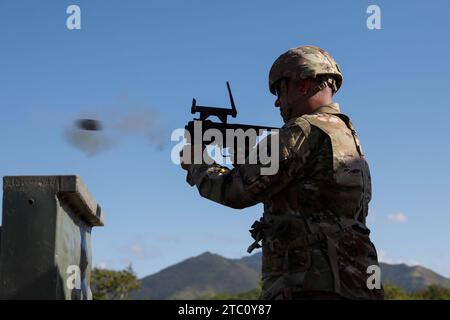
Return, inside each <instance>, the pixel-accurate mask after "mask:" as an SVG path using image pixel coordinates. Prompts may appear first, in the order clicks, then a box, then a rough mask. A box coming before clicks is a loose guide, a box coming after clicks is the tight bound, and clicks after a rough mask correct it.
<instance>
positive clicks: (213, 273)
mask: <svg viewBox="0 0 450 320" xmlns="http://www.w3.org/2000/svg"><path fill="white" fill-rule="evenodd" d="M380 268H381V278H382V282H383V284H386V283H391V284H394V285H396V286H398V287H400V288H402V289H404V290H405V291H407V292H413V291H417V290H420V289H424V288H426V287H427V286H430V285H440V286H442V287H446V288H450V279H448V278H445V277H443V276H441V275H439V274H438V273H436V272H434V271H432V270H430V269H427V268H425V267H422V266H408V265H406V264H387V263H383V262H381V263H380ZM260 269H261V252H258V253H255V254H253V255H251V256H245V257H242V258H238V259H229V258H225V257H223V256H221V255H218V254H215V253H211V252H204V253H202V254H200V255H198V256H194V257H190V258H187V259H185V260H183V261H180V262H179V263H176V264H173V265H171V266H169V267H167V268H165V269H162V270H160V271H159V272H156V273H154V274H151V275H148V276H146V277H143V278H142V279H140V281H141V289H140V290H139V291H136V292H133V293H132V294H131V295H130V297H131V298H133V299H161V300H165V299H170V300H172V299H175V300H176V299H202V298H206V297H208V296H214V295H217V294H224V293H226V294H236V293H241V292H246V291H249V290H252V289H254V288H256V287H257V286H258V283H259V281H260Z"/></svg>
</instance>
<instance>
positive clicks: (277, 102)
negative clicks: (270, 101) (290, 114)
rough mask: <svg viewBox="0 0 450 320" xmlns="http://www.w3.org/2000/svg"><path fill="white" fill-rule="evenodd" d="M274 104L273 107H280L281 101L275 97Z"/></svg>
mask: <svg viewBox="0 0 450 320" xmlns="http://www.w3.org/2000/svg"><path fill="white" fill-rule="evenodd" d="M274 105H275V108H279V107H281V102H280V99H277V100H275V103H274Z"/></svg>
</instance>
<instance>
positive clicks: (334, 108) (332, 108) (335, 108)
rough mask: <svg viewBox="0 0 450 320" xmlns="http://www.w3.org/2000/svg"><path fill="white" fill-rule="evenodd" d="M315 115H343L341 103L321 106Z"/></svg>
mask: <svg viewBox="0 0 450 320" xmlns="http://www.w3.org/2000/svg"><path fill="white" fill-rule="evenodd" d="M313 113H334V114H335V113H341V110H340V109H339V103H335V102H334V103H330V104H326V105H324V106H321V107H319V108H317V109H316V111H314V112H313Z"/></svg>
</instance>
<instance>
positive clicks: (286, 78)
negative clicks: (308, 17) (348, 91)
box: [182, 46, 384, 299]
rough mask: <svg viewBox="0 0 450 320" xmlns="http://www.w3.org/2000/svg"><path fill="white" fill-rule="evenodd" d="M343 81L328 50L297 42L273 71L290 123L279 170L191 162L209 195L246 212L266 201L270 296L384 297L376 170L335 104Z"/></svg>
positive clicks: (256, 233)
mask: <svg viewBox="0 0 450 320" xmlns="http://www.w3.org/2000/svg"><path fill="white" fill-rule="evenodd" d="M341 84H342V74H341V71H340V69H339V67H338V65H337V64H336V62H335V61H334V59H333V58H332V57H331V56H330V55H329V54H328V53H327V52H325V51H324V50H322V49H321V48H318V47H315V46H300V47H297V48H293V49H290V50H288V51H287V52H285V53H284V54H282V55H281V56H280V57H279V58H278V59H277V60H276V61H275V62H274V64H273V66H272V68H271V70H270V74H269V90H270V92H271V93H272V94H274V95H276V96H277V99H276V101H275V107H277V108H280V114H281V116H282V118H283V120H284V126H283V127H282V128H281V129H280V132H279V135H278V137H279V170H278V172H277V173H276V174H273V175H262V174H261V170H260V169H261V165H260V164H243V165H240V166H236V167H235V168H233V169H228V168H226V167H222V166H219V165H218V164H215V163H214V164H212V165H208V164H188V163H186V162H182V167H183V168H184V169H185V170H187V171H188V176H187V181H188V183H190V184H191V185H196V186H197V188H198V190H199V192H200V194H201V196H203V197H205V198H208V199H210V200H213V201H215V202H218V203H220V204H223V205H225V206H229V207H232V208H238V209H242V208H246V207H250V206H253V205H255V204H257V203H260V202H262V203H263V204H264V213H263V216H262V218H261V219H260V220H259V221H256V222H255V223H254V224H253V226H252V230H250V232H251V234H252V236H253V237H254V238H255V242H254V243H253V244H252V245H251V246H250V247H249V250H248V251H249V252H251V251H252V250H253V249H254V248H259V247H262V256H263V258H262V259H263V261H262V280H263V288H262V294H261V298H262V299H383V295H384V293H383V289H382V287H380V289H369V288H368V286H367V280H368V277H369V276H370V274H368V273H367V268H368V267H369V266H371V265H378V258H377V253H376V250H375V247H374V245H373V244H372V242H371V241H370V238H369V233H370V230H369V229H368V228H367V226H366V217H367V213H368V204H369V201H370V199H371V179H370V171H369V167H368V164H367V162H366V160H365V158H364V155H363V152H362V150H361V145H360V142H359V140H358V137H357V135H356V132H355V129H354V128H353V126H352V123H351V122H350V119H349V118H348V117H347V116H346V115H344V114H342V113H340V109H339V105H338V104H337V103H333V95H334V94H335V93H336V92H337V91H338V90H339V88H340V87H341ZM187 148H191V147H190V146H186V147H185V149H184V150H185V152H186V151H187ZM260 242H261V243H262V245H260V244H259V243H260Z"/></svg>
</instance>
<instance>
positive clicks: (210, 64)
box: [0, 0, 450, 277]
mask: <svg viewBox="0 0 450 320" xmlns="http://www.w3.org/2000/svg"><path fill="white" fill-rule="evenodd" d="M71 4H76V5H78V6H80V8H81V30H68V29H67V28H66V19H67V17H68V14H67V13H66V8H67V7H68V6H69V5H71ZM370 4H376V5H378V6H379V7H380V8H381V24H382V29H381V30H369V29H368V28H367V26H366V19H367V17H368V16H369V15H368V14H367V13H366V9H367V7H368V6H369V5H370ZM449 12H450V2H448V1H446V0H441V1H439V0H435V1H433V2H425V1H395V2H394V1H375V2H368V1H349V0H347V1H339V2H338V1H320V2H311V1H277V2H274V1H256V0H251V1H250V0H249V1H228V2H223V1H221V2H219V1H206V0H193V1H164V2H163V1H128V2H125V1H97V0H89V1H75V0H73V1H62V0H58V1H12V0H1V1H0V39H1V46H0V106H1V108H2V113H1V116H0V136H1V137H2V139H1V140H0V148H1V150H2V154H1V156H0V175H2V176H6V175H25V174H26V175H47V174H79V175H80V176H81V178H82V179H83V181H84V182H85V183H86V185H87V186H88V188H89V189H90V191H91V193H92V194H93V195H94V197H95V198H96V199H97V201H98V202H99V203H100V204H101V205H102V207H103V209H104V211H105V213H106V221H105V227H103V228H95V229H94V230H93V232H92V234H93V237H92V239H93V262H94V264H96V265H103V266H106V267H109V268H114V269H122V268H124V267H126V265H127V264H128V263H130V262H131V263H132V264H133V267H134V269H135V270H136V272H137V273H138V275H139V276H145V275H148V274H151V273H154V272H156V271H158V270H161V269H162V268H164V267H166V266H168V265H171V264H174V263H177V262H179V261H181V260H183V259H185V258H187V257H191V256H195V255H198V254H200V253H202V252H204V251H211V252H215V253H218V254H221V255H224V256H226V257H232V258H239V257H242V256H244V255H246V252H245V250H246V248H247V246H248V245H249V244H250V243H251V238H250V234H249V233H248V229H249V227H250V225H251V224H252V222H253V221H254V220H256V219H258V218H259V216H260V214H261V212H262V206H261V205H257V206H255V207H252V208H248V209H245V210H241V211H239V210H234V209H229V208H226V207H222V206H220V205H218V204H215V203H212V202H209V201H207V200H204V199H202V198H200V197H199V196H198V193H197V191H196V190H195V189H193V188H191V187H189V186H188V184H186V183H185V173H184V172H183V171H182V170H181V169H180V168H179V167H177V166H176V165H174V164H173V163H172V162H171V159H170V153H171V149H172V147H173V146H174V145H175V144H176V143H175V142H171V141H170V132H171V131H172V130H173V129H175V128H182V127H183V126H184V124H185V122H186V121H188V120H190V119H191V118H192V115H191V114H190V103H191V100H192V98H193V97H196V98H197V100H198V102H199V103H201V104H206V105H208V104H211V105H219V106H220V105H223V106H226V105H228V97H227V93H226V90H225V89H226V88H225V81H227V80H229V81H230V82H231V85H232V89H233V93H234V97H235V100H236V103H237V107H238V112H239V113H238V118H237V119H236V120H235V119H233V120H234V121H236V122H240V123H251V124H265V125H272V126H280V125H281V124H282V122H281V118H280V117H279V113H278V111H277V110H276V109H275V108H274V107H273V101H274V98H273V96H271V95H270V93H269V92H268V90H267V74H268V71H269V69H270V66H271V64H272V63H273V61H274V60H275V59H276V58H277V57H278V55H279V54H281V53H282V52H284V51H286V50H287V49H289V48H291V47H295V46H297V45H300V44H315V45H318V46H321V47H323V48H324V49H326V50H327V51H329V52H330V53H331V54H332V55H333V56H334V57H335V59H336V60H337V62H338V63H339V64H340V66H341V69H342V71H343V74H344V84H343V87H342V90H341V91H340V92H339V93H338V94H337V95H336V99H335V100H336V102H338V103H340V105H341V109H342V111H343V112H344V113H346V114H348V115H349V116H350V117H351V118H352V120H353V122H354V124H355V126H356V128H357V130H358V133H359V136H360V138H361V140H362V143H363V150H364V151H365V153H366V156H367V159H368V161H369V164H370V166H371V171H372V179H373V181H372V183H373V200H372V202H371V206H370V218H369V227H370V228H371V230H372V235H371V236H372V240H373V242H374V243H375V245H376V247H377V249H378V250H379V253H380V256H381V259H382V260H384V261H387V262H406V263H410V264H416V263H419V264H421V265H423V266H426V267H429V268H431V269H433V270H435V271H437V272H439V273H441V274H443V275H446V276H448V277H450V250H449V244H450V233H449V228H450V210H449V208H448V197H449V196H450V169H449V167H448V163H450V159H449V158H450V151H449V138H450V136H449V135H450V134H449V131H448V127H449V125H448V119H450V109H449V107H450V90H449V88H450V77H449V76H450V63H449V61H450V60H449V59H448V57H449V56H450V45H449V41H448V40H447V38H448V32H449V28H450V27H449V26H448V23H447V22H446V21H447V20H448V13H449ZM80 116H91V117H96V118H98V119H101V120H103V121H104V124H105V130H104V131H102V132H101V133H99V134H101V135H102V136H101V138H102V139H105V140H106V141H107V142H108V147H107V148H105V150H103V151H102V152H99V153H98V154H96V155H86V154H85V153H83V152H81V151H80V150H79V149H77V148H75V147H74V146H73V145H71V144H70V143H69V142H68V140H67V137H66V134H67V131H68V130H73V121H74V120H75V119H76V118H77V117H80ZM124 119H126V120H133V121H134V122H133V121H132V122H131V123H136V126H137V127H136V128H133V126H131V127H130V122H127V121H125V123H127V124H128V126H125V127H124V126H118V123H122V124H124ZM119 127H120V128H119ZM149 135H152V136H153V137H155V136H157V137H158V138H161V139H162V141H163V142H164V145H163V147H162V148H161V147H158V146H156V145H155V143H154V141H151V140H150V139H149V138H148V136H149Z"/></svg>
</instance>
